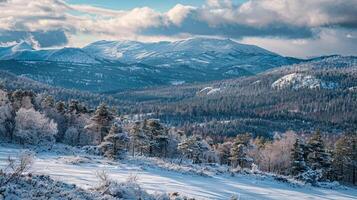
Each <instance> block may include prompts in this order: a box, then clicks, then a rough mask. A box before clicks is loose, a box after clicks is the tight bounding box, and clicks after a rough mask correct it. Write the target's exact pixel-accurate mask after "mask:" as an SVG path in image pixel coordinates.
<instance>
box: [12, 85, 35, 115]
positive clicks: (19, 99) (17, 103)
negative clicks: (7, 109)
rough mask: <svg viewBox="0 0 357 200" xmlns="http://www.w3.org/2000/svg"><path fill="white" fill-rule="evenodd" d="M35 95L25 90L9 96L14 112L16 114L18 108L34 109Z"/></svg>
mask: <svg viewBox="0 0 357 200" xmlns="http://www.w3.org/2000/svg"><path fill="white" fill-rule="evenodd" d="M35 96H36V94H35V93H33V92H32V91H27V90H25V91H24V90H16V91H15V92H13V93H12V95H11V101H12V104H13V107H14V110H15V111H16V112H17V111H18V110H19V109H20V108H25V109H30V108H33V107H34V101H35V100H34V99H35Z"/></svg>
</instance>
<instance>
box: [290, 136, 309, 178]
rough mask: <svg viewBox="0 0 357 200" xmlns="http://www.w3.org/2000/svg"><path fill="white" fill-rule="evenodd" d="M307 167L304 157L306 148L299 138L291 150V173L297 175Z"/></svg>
mask: <svg viewBox="0 0 357 200" xmlns="http://www.w3.org/2000/svg"><path fill="white" fill-rule="evenodd" d="M306 169H307V167H306V163H305V159H304V148H303V145H302V143H301V142H300V140H299V139H298V138H297V139H296V142H295V143H294V148H293V149H292V150H291V174H292V175H294V176H297V175H299V174H301V173H303V172H305V171H306Z"/></svg>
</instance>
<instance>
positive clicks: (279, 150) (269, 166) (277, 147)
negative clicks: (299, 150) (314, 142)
mask: <svg viewBox="0 0 357 200" xmlns="http://www.w3.org/2000/svg"><path fill="white" fill-rule="evenodd" d="M295 141H296V134H295V133H293V132H287V133H285V134H283V135H282V136H281V137H280V139H276V140H273V141H271V142H265V144H264V147H262V148H261V149H260V150H259V153H258V154H259V160H256V161H257V163H258V165H259V168H260V169H261V170H262V171H268V172H274V173H279V174H288V172H289V171H290V165H291V155H290V153H289V152H290V151H291V149H292V148H293V146H294V143H295Z"/></svg>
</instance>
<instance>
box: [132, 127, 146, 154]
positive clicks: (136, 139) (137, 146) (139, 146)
mask: <svg viewBox="0 0 357 200" xmlns="http://www.w3.org/2000/svg"><path fill="white" fill-rule="evenodd" d="M129 133H130V145H131V152H132V156H135V153H136V151H138V152H140V154H141V155H143V154H144V152H145V151H147V147H148V145H149V138H148V137H147V135H146V134H145V133H144V131H143V123H142V122H140V121H136V122H134V123H133V124H132V126H131V127H130V132H129Z"/></svg>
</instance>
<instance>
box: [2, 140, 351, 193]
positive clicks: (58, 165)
mask: <svg viewBox="0 0 357 200" xmlns="http://www.w3.org/2000/svg"><path fill="white" fill-rule="evenodd" d="M20 151H22V149H19V148H18V147H16V146H8V145H0V167H3V166H4V165H5V160H6V159H7V157H8V156H9V155H11V156H13V157H14V156H18V154H19V152H20ZM64 152H66V153H38V154H37V155H36V158H35V161H34V165H33V167H32V169H31V172H33V173H35V174H45V175H50V176H51V177H52V178H54V179H56V180H59V181H63V182H66V183H72V184H76V185H78V186H79V187H82V188H84V189H88V188H92V187H95V186H97V184H98V178H97V177H96V176H95V174H96V173H95V172H96V171H98V170H105V171H107V172H108V174H109V176H110V177H111V178H113V179H115V180H117V181H125V180H127V178H128V177H129V176H132V175H136V176H137V178H138V183H139V184H140V185H141V186H142V187H143V188H144V189H146V190H148V191H149V192H150V193H157V192H178V193H179V194H184V195H186V196H189V197H195V198H197V199H199V200H200V199H217V200H220V199H221V200H226V199H229V198H230V197H231V196H232V195H236V196H237V197H238V198H239V199H242V200H243V199H244V200H266V199H272V200H273V199H277V200H281V199H291V200H301V199H314V200H320V199H321V200H322V199H326V198H329V199H331V200H337V199H338V200H352V199H355V197H356V195H357V190H356V189H352V188H345V187H340V188H336V189H333V190H331V189H323V188H316V187H311V186H299V185H295V186H294V185H290V184H288V183H283V182H278V181H276V180H273V179H272V178H270V177H265V176H258V175H243V174H238V175H236V176H235V177H231V176H230V175H228V174H221V175H212V176H209V177H206V176H200V175H192V174H183V173H180V172H178V171H167V170H165V169H162V168H158V167H155V166H152V165H143V163H141V162H138V163H135V162H127V161H120V162H114V161H109V160H106V159H103V158H99V157H95V156H89V155H84V154H82V155H80V156H75V155H71V153H73V152H71V151H70V149H67V150H66V151H64Z"/></svg>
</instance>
